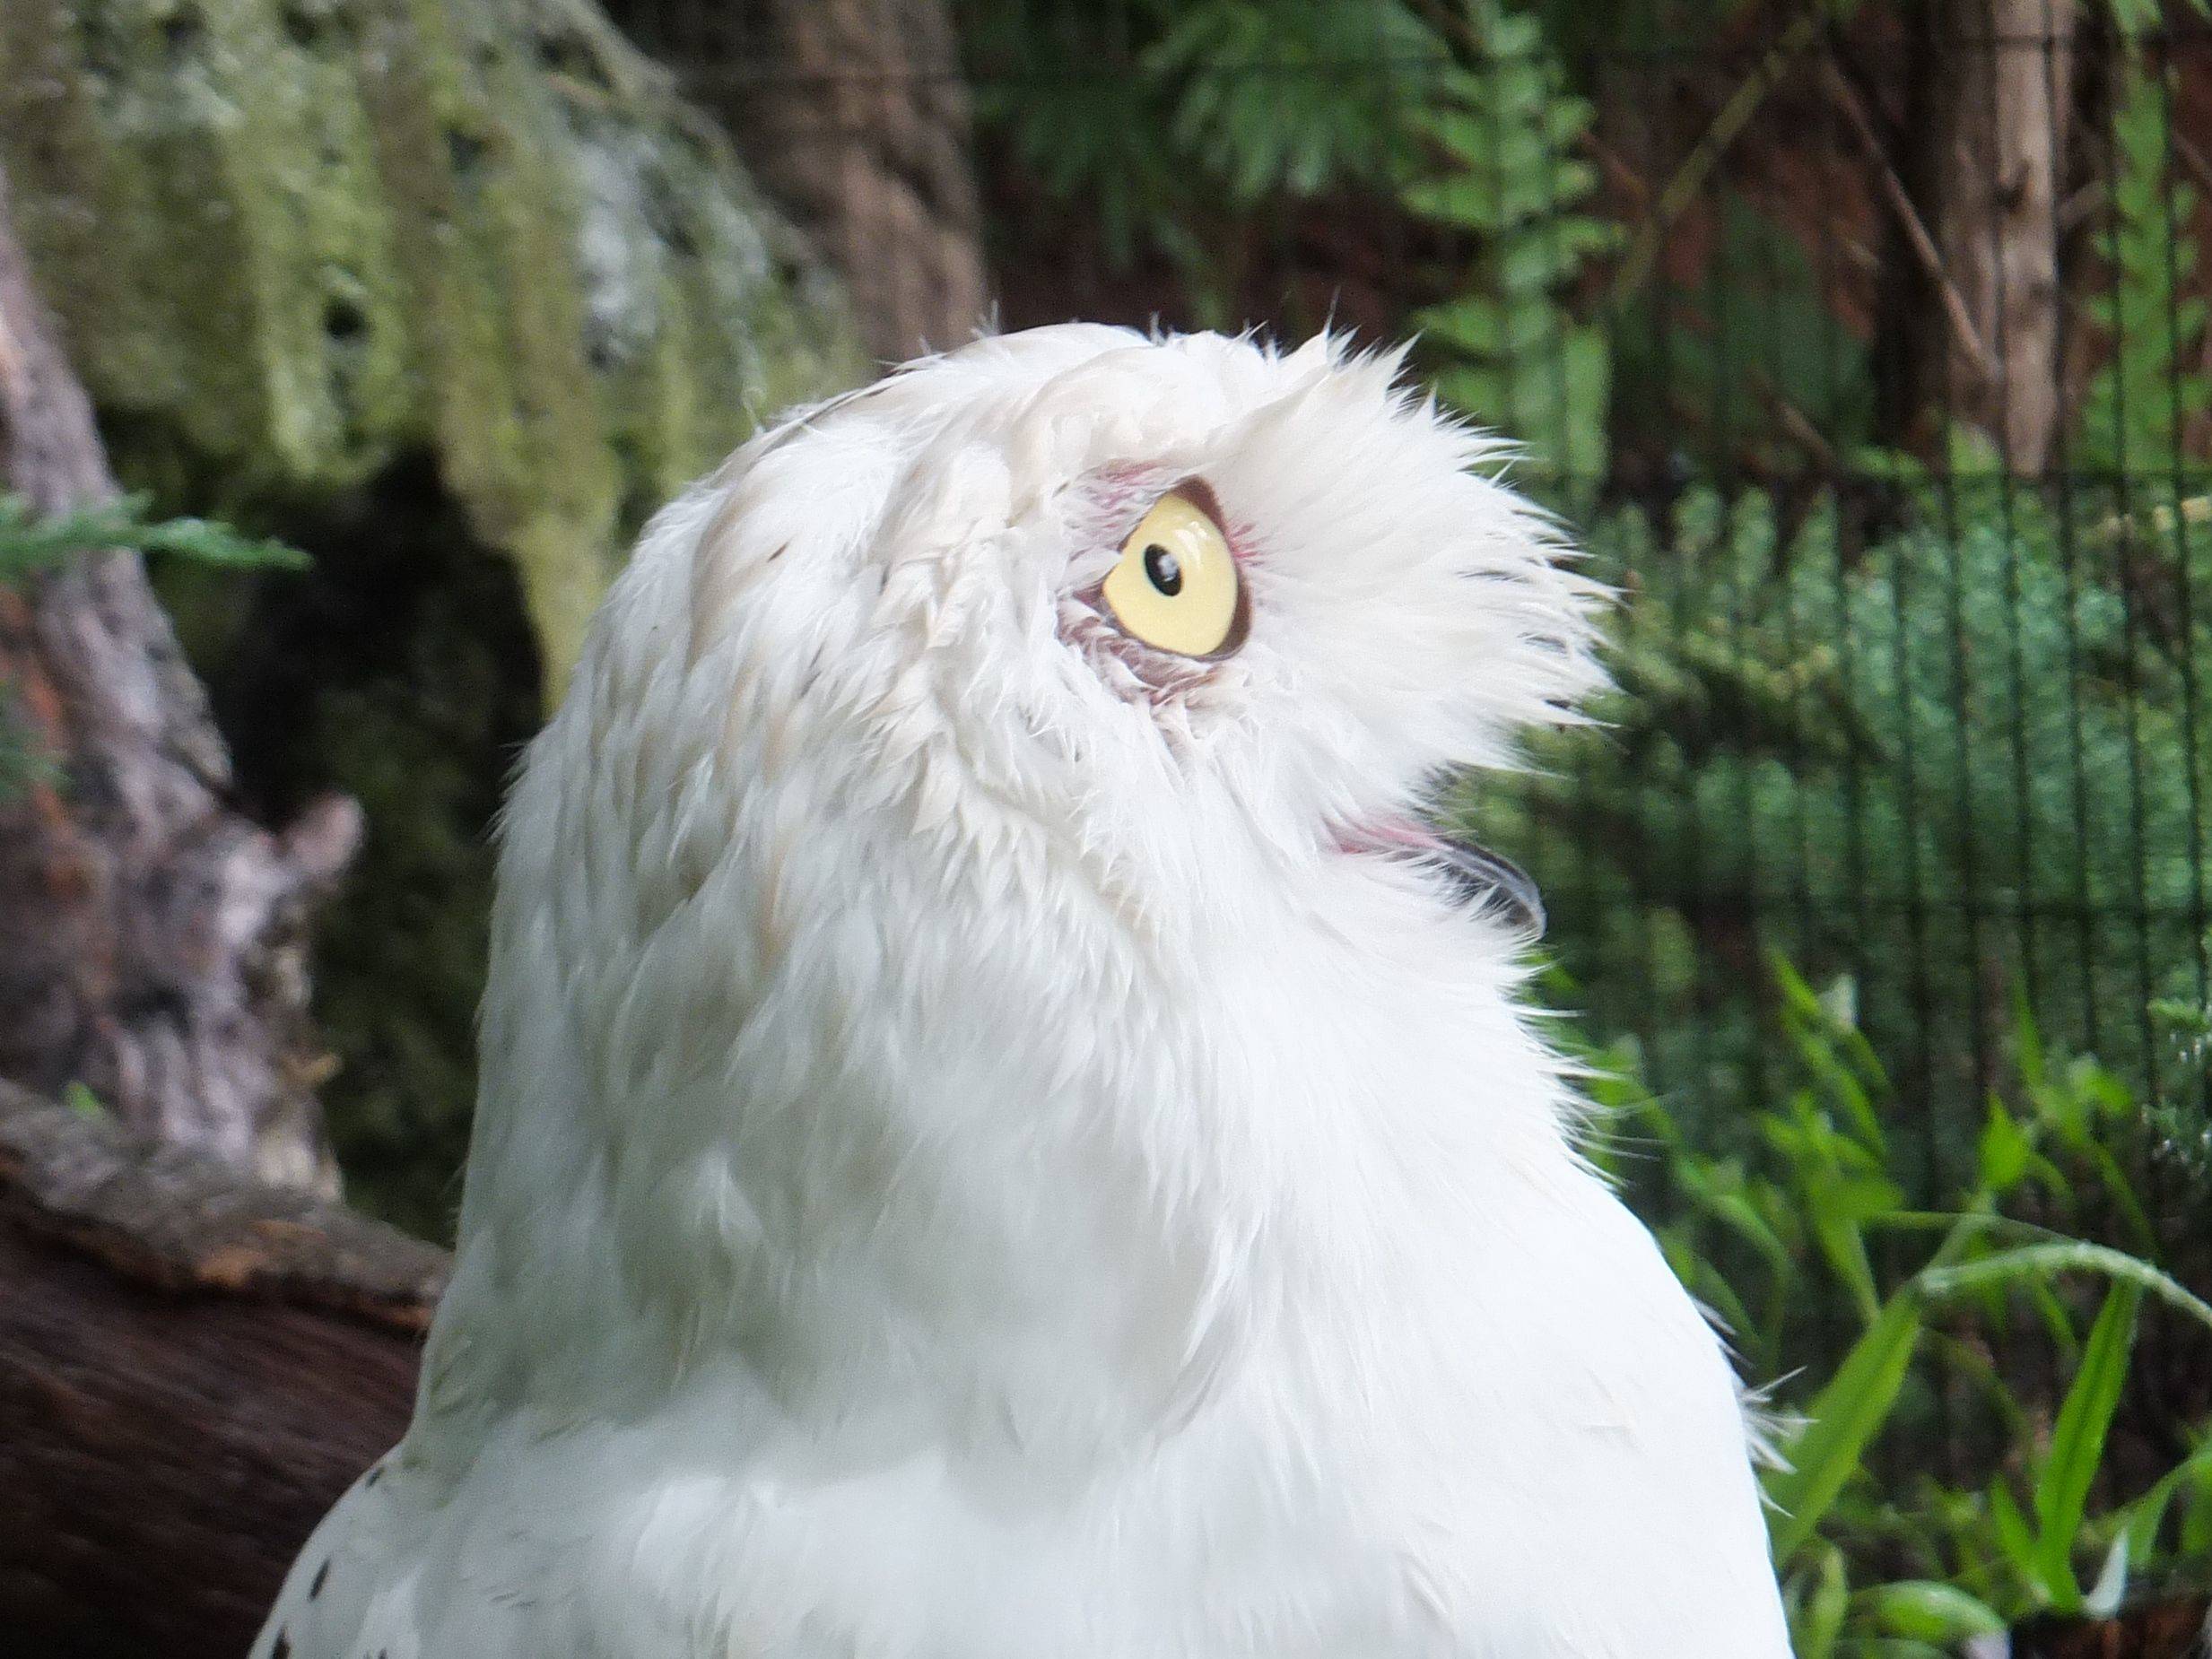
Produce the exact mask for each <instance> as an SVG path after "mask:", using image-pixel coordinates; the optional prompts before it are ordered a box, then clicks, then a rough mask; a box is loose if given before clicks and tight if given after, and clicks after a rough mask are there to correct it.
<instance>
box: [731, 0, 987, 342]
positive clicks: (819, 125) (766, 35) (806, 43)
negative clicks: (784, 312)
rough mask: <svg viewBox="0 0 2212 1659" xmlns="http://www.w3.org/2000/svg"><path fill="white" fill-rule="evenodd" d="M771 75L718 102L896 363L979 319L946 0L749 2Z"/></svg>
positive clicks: (951, 338) (974, 235) (970, 197)
mask: <svg viewBox="0 0 2212 1659" xmlns="http://www.w3.org/2000/svg"><path fill="white" fill-rule="evenodd" d="M741 11H742V12H743V13H744V18H743V25H742V27H743V31H744V33H745V35H746V36H748V37H751V38H753V39H756V40H757V42H758V44H757V47H756V48H753V50H752V52H750V53H749V54H748V55H749V56H756V57H757V59H758V62H759V63H760V65H762V68H763V71H764V72H763V73H762V74H761V75H760V77H759V78H758V79H757V80H750V79H749V80H748V83H747V84H745V85H743V86H741V87H738V88H736V89H735V94H736V95H735V96H734V97H733V98H731V99H729V100H726V101H725V103H724V106H723V108H724V111H725V114H726V116H727V118H728V120H729V122H730V124H731V126H732V127H733V128H734V130H735V132H736V136H737V139H738V144H739V148H740V150H741V151H742V152H743V153H744V155H745V160H746V161H748V162H750V163H751V164H752V165H753V169H754V170H755V171H756V172H758V173H759V174H760V176H761V178H762V182H763V183H764V184H766V185H767V186H768V187H769V188H770V189H771V191H773V192H774V193H775V194H776V195H777V196H778V198H779V200H780V201H781V202H782V203H783V204H784V206H785V207H786V209H787V210H788V212H789V213H791V215H792V217H793V218H795V219H796V220H797V221H798V222H799V224H800V225H801V227H802V228H803V229H805V230H806V231H807V232H808V233H809V234H810V235H811V236H812V237H813V238H814V240H815V242H816V243H817V245H818V246H819V247H820V248H821V249H822V251H823V255H824V256H826V257H827V258H828V259H829V260H830V261H831V263H832V265H835V266H836V267H837V268H838V270H839V272H840V274H842V275H843V277H844V279H845V283H846V286H847V288H848V289H849V291H851V294H852V300H853V309H854V311H855V312H856V313H857V315H858V317H859V320H860V326H861V330H862V333H863V334H864V335H865V336H866V338H867V344H868V349H869V350H870V351H872V352H875V353H876V354H877V355H878V356H880V357H884V358H886V359H890V360H901V359H904V358H907V357H911V356H912V355H914V354H915V353H916V352H919V351H922V350H924V349H925V348H934V349H937V350H943V349H945V348H946V347H949V346H955V345H960V344H962V343H964V342H966V341H967V340H969V339H970V338H971V337H972V336H973V335H974V334H975V332H976V330H977V329H978V328H979V327H980V326H981V325H982V323H983V322H984V313H985V307H986V305H987V303H988V295H987V291H986V283H985V278H984V273H983V256H982V244H981V227H982V218H981V211H980V206H979V204H978V200H977V194H976V185H975V175H974V169H973V167H972V166H971V161H970V158H969V149H968V140H969V114H968V95H967V90H966V88H965V86H964V84H963V83H962V79H961V75H960V70H959V64H958V60H957V57H956V56H955V53H954V34H953V28H952V23H951V21H950V19H949V17H948V16H947V14H946V13H945V7H944V5H943V4H942V0H747V4H745V5H744V6H743V7H742V8H741Z"/></svg>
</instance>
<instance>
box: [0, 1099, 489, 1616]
mask: <svg viewBox="0 0 2212 1659" xmlns="http://www.w3.org/2000/svg"><path fill="white" fill-rule="evenodd" d="M445 1274H446V1260H445V1257H444V1255H442V1253H440V1252H439V1251H437V1250H433V1249H431V1247H430V1246H427V1245H423V1244H419V1243H417V1242H416V1241H414V1239H411V1238H405V1236H403V1235H401V1234H398V1233H396V1232H393V1231H392V1230H391V1229H388V1228H385V1227H380V1226H379V1225H378V1224H376V1223H375V1222H372V1221H366V1220H361V1218H360V1217H358V1216H355V1215H353V1214H351V1213H350V1212H346V1211H344V1210H342V1209H340V1208H338V1207H337V1206H335V1205H332V1204H327V1203H323V1202H321V1201H319V1200H318V1199H315V1198H313V1197H311V1196H309V1195H308V1194H302V1193H300V1191H299V1190H298V1189H297V1188H277V1187H268V1186H258V1185H257V1184H255V1183H254V1182H252V1181H251V1180H249V1179H248V1178H247V1177H243V1176H241V1175H239V1173H238V1172H237V1171H236V1170H234V1169H232V1168H230V1167H228V1166H226V1165H224V1164H222V1163H219V1162H217V1161H215V1160H213V1159H210V1158H207V1157H205V1155H203V1154H201V1153H197V1152H193V1151H181V1150H179V1149H176V1148H165V1147H153V1146H149V1145H147V1144H146V1143H144V1142H136V1141H134V1140H132V1139H130V1138H129V1137H127V1136H126V1135H125V1134H122V1133H121V1131H120V1130H119V1129H118V1127H117V1126H116V1125H113V1124H110V1123H108V1122H105V1121H102V1120H100V1119H98V1118H88V1117H85V1116H82V1115H79V1114H77V1113H74V1112H70V1111H66V1110H65V1109H63V1108H61V1107H54V1106H49V1105H46V1104H43V1103H41V1102H39V1101H36V1100H33V1099H30V1097H28V1096H25V1095H22V1094H20V1093H17V1092H15V1091H13V1090H9V1089H8V1088H7V1087H6V1086H5V1085H0V1281H4V1283H5V1285H6V1287H7V1289H6V1294H5V1295H4V1296H0V1652H6V1653H11V1654H22V1655H38V1659H138V1656H140V1655H150V1654H159V1655H163V1659H237V1656H238V1655H240V1654H243V1653H244V1652H245V1651H246V1648H247V1645H248V1643H249V1642H250V1641H251V1640H252V1639H253V1635H254V1632H255V1630H256V1629H258V1628H259V1626H260V1623H261V1620H262V1619H263V1617H264V1616H265V1615H266V1612H267V1611H268V1607H269V1603H271V1602H272V1601H274V1599H275V1595H276V1591H277V1586H278V1585H279V1584H280V1583H281V1582H282V1581H283V1575H284V1571H285V1569H286V1568H288V1567H289V1566H290V1565H291V1563H292V1558H293V1557H294V1556H295V1555H296V1554H297V1553H298V1551H299V1550H300V1545H301V1544H302V1543H304V1542H306V1540H307V1535H308V1533H309V1532H310V1531H312V1530H313V1528H314V1526H315V1524H316V1522H318V1520H320V1519H321V1518H322V1516H323V1514H324V1512H325V1511H326V1510H327V1509H328V1508H329V1507H330V1506H331V1504H333V1503H334V1502H335V1501H336V1499H337V1498H338V1495H339V1494H340V1493H342V1492H343V1491H344V1490H345V1489H346V1488H347V1487H348V1486H349V1485H351V1484H352V1483H353V1481H354V1479H355V1478H356V1477H357V1476H359V1475H360V1474H361V1471H363V1470H364V1469H366V1468H368V1467H369V1466H370V1464H371V1463H372V1462H373V1461H374V1460H375V1459H376V1458H377V1457H378V1456H379V1455H381V1454H382V1453H383V1452H384V1451H385V1450H386V1449H387V1448H388V1447H389V1446H391V1445H392V1444H393V1443H394V1442H395V1441H396V1440H397V1438H399V1436H400V1435H401V1434H402V1433H403V1432H404V1431H405V1428H406V1423H407V1414H408V1410H409V1408H410V1406H411V1404H412V1403H413V1396H414V1373H415V1368H416V1364H417V1359H418V1350H419V1346H420V1334H421V1332H422V1329H423V1327H424V1325H426V1324H427V1322H428V1319H429V1316H430V1310H431V1305H432V1303H433V1302H434V1300H435V1299H436V1297H437V1294H438V1291H439V1289H440V1286H441V1285H442V1284H443V1283H444V1280H445Z"/></svg>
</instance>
